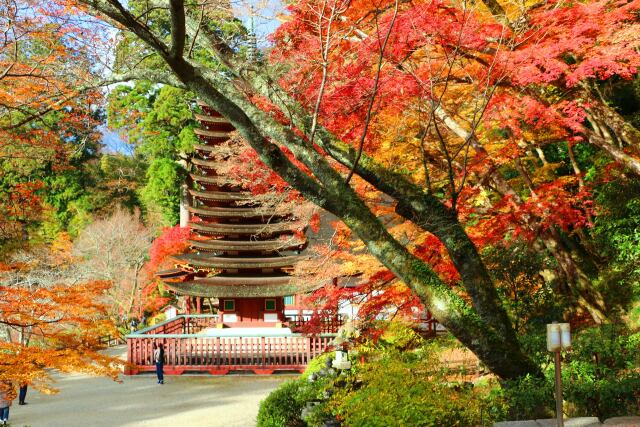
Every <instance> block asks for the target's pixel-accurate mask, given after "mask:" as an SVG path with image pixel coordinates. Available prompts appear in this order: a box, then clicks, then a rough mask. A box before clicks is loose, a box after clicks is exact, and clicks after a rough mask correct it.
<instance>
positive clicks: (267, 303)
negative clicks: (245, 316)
mask: <svg viewBox="0 0 640 427" xmlns="http://www.w3.org/2000/svg"><path fill="white" fill-rule="evenodd" d="M275 309H276V300H275V299H273V298H268V299H265V300H264V310H265V311H275Z"/></svg>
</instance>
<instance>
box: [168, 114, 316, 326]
mask: <svg viewBox="0 0 640 427" xmlns="http://www.w3.org/2000/svg"><path fill="white" fill-rule="evenodd" d="M199 106H200V108H201V109H202V112H203V113H202V114H196V115H195V118H196V120H197V121H198V122H199V124H200V128H199V129H195V133H196V135H197V136H198V138H199V140H200V143H198V144H194V153H193V156H192V158H191V159H190V161H189V163H188V165H187V169H188V171H189V175H188V178H187V181H186V188H185V197H184V206H183V207H181V225H182V226H188V227H189V228H190V230H191V235H190V240H189V248H190V249H189V251H188V252H187V253H185V254H182V255H177V256H174V257H173V261H174V262H175V265H176V268H175V269H172V270H167V271H162V272H159V273H158V276H159V277H160V278H161V279H162V280H163V282H164V283H165V285H166V286H167V287H168V289H170V290H171V291H173V292H174V293H175V294H177V295H179V296H184V298H185V299H186V303H187V312H189V311H191V310H192V307H193V305H195V306H196V311H197V312H198V313H199V312H201V310H202V309H203V307H204V302H205V301H208V302H209V306H210V308H211V310H212V311H213V306H214V305H216V306H217V312H218V316H217V326H218V327H223V326H224V327H264V326H276V325H278V326H279V325H282V324H283V323H284V322H285V317H284V306H285V304H284V297H285V296H288V297H289V298H291V297H290V296H291V295H295V294H299V293H301V292H305V291H310V290H311V289H305V290H301V289H299V287H298V286H296V285H295V284H294V283H293V281H292V277H291V276H290V273H291V272H292V270H293V266H294V265H295V263H296V262H297V261H298V260H300V258H301V255H300V253H301V251H303V250H304V249H305V247H306V245H307V239H306V237H304V236H301V235H300V234H299V233H295V232H294V229H293V228H294V225H295V224H293V221H294V220H295V217H294V215H293V214H292V213H291V212H285V213H281V212H277V211H275V210H273V209H271V210H270V209H269V208H268V207H266V206H264V205H263V204H262V203H260V202H259V201H257V200H256V197H255V196H253V195H252V193H251V192H250V191H247V189H246V188H243V187H242V185H241V184H240V183H239V182H238V181H237V180H236V181H234V180H233V179H232V178H230V177H229V176H228V175H226V174H225V173H224V172H221V171H224V170H228V169H229V166H230V163H229V162H233V161H234V158H233V156H232V155H231V154H229V149H228V144H229V142H230V138H231V135H232V132H233V131H234V128H233V126H232V125H231V123H229V122H228V121H227V120H226V119H225V118H224V117H222V116H221V115H220V114H219V113H218V112H216V111H215V110H213V109H212V108H210V107H209V106H207V105H206V104H203V103H199ZM236 161H237V160H236ZM212 301H214V303H212ZM215 302H217V304H216V303H215Z"/></svg>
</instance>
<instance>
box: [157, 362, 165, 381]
mask: <svg viewBox="0 0 640 427" xmlns="http://www.w3.org/2000/svg"><path fill="white" fill-rule="evenodd" d="M163 365H164V363H162V362H156V375H158V381H164V372H163Z"/></svg>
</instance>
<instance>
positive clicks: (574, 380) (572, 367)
mask: <svg viewBox="0 0 640 427" xmlns="http://www.w3.org/2000/svg"><path fill="white" fill-rule="evenodd" d="M538 335H540V334H537V335H535V339H533V340H532V342H536V341H540V340H539V336H538ZM538 348H543V349H544V343H543V342H539V343H538ZM530 354H531V353H530ZM551 357H552V354H551V353H549V352H546V356H545V358H546V360H542V358H540V359H538V362H539V363H540V364H541V365H542V366H543V368H544V373H545V378H542V379H540V378H531V377H525V378H522V379H519V380H517V381H508V382H505V383H503V386H502V388H501V389H500V390H495V391H494V392H493V393H492V399H493V402H494V403H496V402H500V404H501V405H504V406H505V407H506V408H507V411H506V413H505V415H506V419H511V420H522V419H533V418H546V417H549V416H553V414H554V411H555V400H554V397H553V396H554V395H553V390H554V378H555V371H554V369H555V368H554V364H553V363H552V359H551ZM639 366H640V334H638V333H636V334H631V333H630V332H629V331H628V330H626V329H625V328H624V327H623V326H620V325H618V326H615V325H606V326H600V327H596V328H588V329H585V330H582V331H580V332H578V333H576V334H575V336H574V339H573V349H572V350H571V351H568V352H566V353H563V363H562V383H563V396H564V400H565V407H564V411H565V414H566V415H568V416H570V417H577V416H596V417H599V418H600V419H601V420H604V419H606V418H610V417H615V416H624V415H629V414H636V413H638V412H639V411H640V371H639V370H638V367H639Z"/></svg>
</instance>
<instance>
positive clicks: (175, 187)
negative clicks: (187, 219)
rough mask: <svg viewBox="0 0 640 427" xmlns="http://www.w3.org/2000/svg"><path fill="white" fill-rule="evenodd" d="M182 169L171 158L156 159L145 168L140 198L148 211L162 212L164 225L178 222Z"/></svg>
mask: <svg viewBox="0 0 640 427" xmlns="http://www.w3.org/2000/svg"><path fill="white" fill-rule="evenodd" d="M183 179H184V170H183V169H182V168H181V167H180V165H178V164H177V163H176V162H174V161H172V160H171V159H156V160H154V161H153V162H151V165H149V169H148V170H147V185H145V187H144V188H143V189H142V191H141V198H142V201H143V203H144V204H145V206H146V207H147V209H148V210H150V211H157V212H159V213H160V214H162V217H163V218H164V219H165V221H166V225H174V224H176V223H177V222H178V216H179V211H178V206H179V205H180V189H181V188H182V187H181V185H182V181H183Z"/></svg>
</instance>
